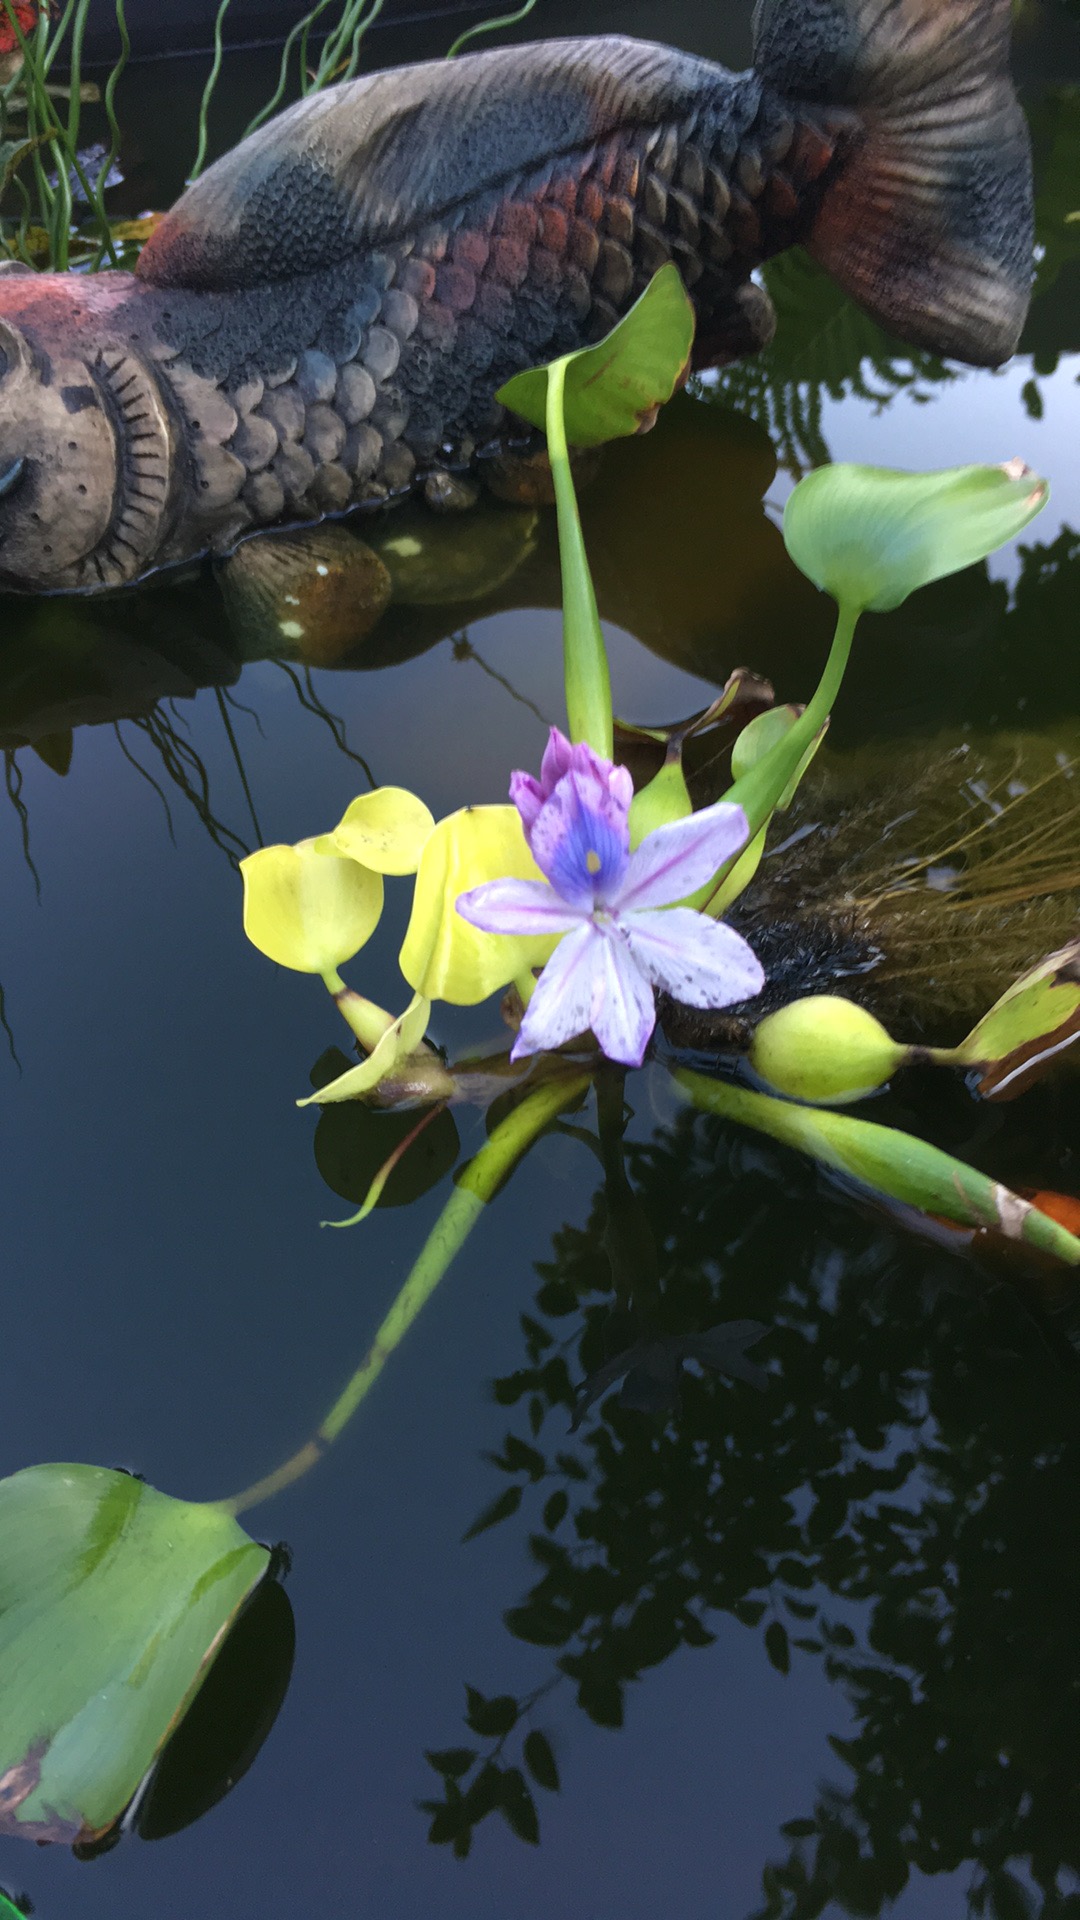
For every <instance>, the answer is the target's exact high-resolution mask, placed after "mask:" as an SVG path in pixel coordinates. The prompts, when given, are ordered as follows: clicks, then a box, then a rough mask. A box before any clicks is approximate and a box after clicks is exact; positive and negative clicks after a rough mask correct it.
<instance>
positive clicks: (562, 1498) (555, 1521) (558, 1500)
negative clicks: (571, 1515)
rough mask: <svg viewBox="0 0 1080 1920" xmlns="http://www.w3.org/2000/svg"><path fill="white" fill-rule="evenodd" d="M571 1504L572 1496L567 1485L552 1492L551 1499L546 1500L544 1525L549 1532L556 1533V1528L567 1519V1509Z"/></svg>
mask: <svg viewBox="0 0 1080 1920" xmlns="http://www.w3.org/2000/svg"><path fill="white" fill-rule="evenodd" d="M569 1505H570V1498H569V1495H568V1494H567V1492H566V1489H565V1487H560V1488H559V1489H558V1491H557V1492H555V1493H553V1494H552V1496H551V1498H550V1500H548V1501H547V1502H546V1504H545V1506H544V1525H545V1527H546V1528H547V1529H548V1532H549V1533H554V1531H555V1528H556V1527H557V1526H559V1525H561V1523H562V1521H563V1520H565V1518H566V1510H567V1508H568V1507H569Z"/></svg>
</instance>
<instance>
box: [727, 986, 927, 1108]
mask: <svg viewBox="0 0 1080 1920" xmlns="http://www.w3.org/2000/svg"><path fill="white" fill-rule="evenodd" d="M909 1052H910V1049H909V1048H908V1047H901V1046H899V1045H898V1044H897V1042H896V1041H895V1040H893V1039H892V1038H891V1037H890V1035H889V1034H888V1033H886V1031H885V1028H884V1027H883V1026H882V1024H881V1022H880V1020H875V1018H874V1016H873V1014H872V1013H867V1011H866V1009H865V1008H864V1007H857V1006H856V1005H855V1003H854V1001H852V1000H845V999H843V998H842V997H841V995H839V994H832V993H814V994H810V995H809V996H808V997H807V998H806V999H805V1000H793V1001H792V1002H791V1004H790V1005H789V1006H786V1007H781V1008H779V1010H778V1011H777V1012H776V1013H770V1014H767V1015H766V1017H765V1019H764V1020H762V1021H761V1023H760V1025H759V1026H758V1028H757V1030H756V1032H755V1034H754V1039H753V1044H752V1046H751V1048H750V1056H749V1057H750V1065H751V1066H752V1067H753V1069H754V1072H755V1073H758V1074H760V1075H761V1078H762V1079H763V1080H765V1081H767V1082H768V1084H769V1086H770V1087H773V1088H775V1090H776V1092H777V1093H784V1094H787V1095H788V1097H789V1098H790V1099H792V1100H809V1101H811V1102H813V1104H814V1105H816V1106H822V1107H839V1106H844V1105H845V1104H846V1102H848V1101H849V1100H861V1099H862V1097H863V1096H864V1094H868V1093H874V1092H876V1091H877V1089H878V1088H879V1087H882V1086H884V1084H885V1082H886V1080H888V1079H889V1078H890V1077H891V1076H892V1075H893V1074H894V1073H895V1072H896V1069H897V1067H901V1066H903V1064H904V1061H905V1060H906V1059H907V1058H908V1054H909Z"/></svg>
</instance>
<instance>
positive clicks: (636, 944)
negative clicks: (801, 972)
mask: <svg viewBox="0 0 1080 1920" xmlns="http://www.w3.org/2000/svg"><path fill="white" fill-rule="evenodd" d="M619 925H620V927H621V928H622V930H623V932H624V934H625V936H626V940H627V942H628V944H629V947H630V951H631V953H632V954H633V956H634V959H635V960H636V962H637V964H638V966H639V967H640V968H641V970H642V972H643V973H644V975H645V977H646V978H647V979H648V980H651V981H652V983H653V985H654V986H656V987H663V989H664V990H665V992H667V993H670V995H671V997H672V999H673V1000H680V1001H681V1002H682V1004H683V1005H684V1006H687V1007H730V1006H733V1005H734V1004H735V1003H736V1001H739V1000H752V999H753V997H754V995H755V994H758V993H760V992H761V989H762V987H763V986H764V985H765V973H764V970H763V968H762V965H761V962H760V960H759V959H758V958H757V955H756V954H755V953H754V952H753V950H752V948H750V947H749V946H747V943H746V941H745V940H744V939H743V938H742V935H741V934H738V933H736V932H735V929H734V927H726V926H725V925H724V923H723V921H722V920H710V918H709V916H708V914H706V913H695V911H694V909H693V908H692V907H669V908H668V909H667V910H666V912H647V913H627V914H622V913H620V915H619Z"/></svg>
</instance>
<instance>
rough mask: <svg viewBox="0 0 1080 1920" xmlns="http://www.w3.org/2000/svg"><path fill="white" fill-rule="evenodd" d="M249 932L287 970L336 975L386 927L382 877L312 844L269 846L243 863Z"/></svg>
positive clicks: (267, 954)
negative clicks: (382, 924)
mask: <svg viewBox="0 0 1080 1920" xmlns="http://www.w3.org/2000/svg"><path fill="white" fill-rule="evenodd" d="M240 871H241V873H242V875H243V877H244V932H245V933H246V934H247V937H248V939H249V940H250V941H251V944H252V946H255V947H258V949H259V952H260V953H265V954H266V956H267V958H268V959H270V960H276V962H277V964H278V966H279V967H292V968H293V969H294V971H295V972H297V973H328V972H333V971H334V970H336V968H338V967H340V966H341V965H342V964H343V963H344V962H345V961H346V960H351V959H352V956H353V954H354V953H357V952H359V949H360V948H361V947H362V946H363V945H364V943H365V941H366V940H369V939H370V938H371V935H372V934H373V933H374V931H375V928H376V927H377V926H378V924H379V915H380V914H381V912H382V905H383V883H382V879H381V877H380V875H379V874H377V873H371V872H369V871H368V870H367V868H365V867H361V866H358V865H357V863H356V861H355V860H347V859H344V858H343V857H342V856H340V855H338V854H334V853H318V852H316V849H315V844H314V842H313V841H311V840H301V841H300V842H299V843H298V844H297V845H296V846H295V847H284V846H276V847H262V848H260V850H259V851H258V853H251V854H249V855H248V857H247V859H246V860H241V862H240Z"/></svg>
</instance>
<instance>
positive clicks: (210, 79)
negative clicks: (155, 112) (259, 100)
mask: <svg viewBox="0 0 1080 1920" xmlns="http://www.w3.org/2000/svg"><path fill="white" fill-rule="evenodd" d="M231 3H232V0H221V5H220V6H219V7H218V10H217V13H216V15H215V16H214V58H213V60H212V61H211V64H210V72H209V74H208V76H207V81H206V85H205V87H204V88H203V93H202V99H201V100H200V102H199V144H198V146H197V148H196V150H195V160H194V164H193V165H192V169H191V172H190V173H189V174H188V185H189V186H190V185H191V182H192V181H193V180H197V179H198V177H199V175H200V173H201V172H202V170H203V167H204V166H205V164H206V148H207V143H208V141H209V137H210V136H209V119H210V102H211V101H212V100H213V97H214V92H215V89H216V87H217V83H218V75H219V74H220V72H221V62H222V58H223V43H222V33H223V29H224V26H225V15H226V14H227V13H228V11H229V7H230V5H231Z"/></svg>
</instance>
